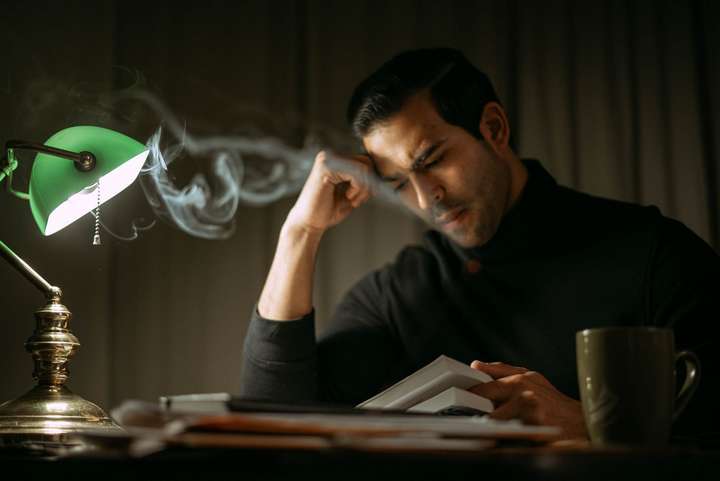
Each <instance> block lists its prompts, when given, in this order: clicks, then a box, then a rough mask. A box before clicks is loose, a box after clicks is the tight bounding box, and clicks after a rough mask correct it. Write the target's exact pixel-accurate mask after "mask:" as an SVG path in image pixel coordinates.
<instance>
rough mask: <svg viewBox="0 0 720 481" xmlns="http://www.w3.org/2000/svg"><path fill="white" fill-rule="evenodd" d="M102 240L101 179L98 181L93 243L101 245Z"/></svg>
mask: <svg viewBox="0 0 720 481" xmlns="http://www.w3.org/2000/svg"><path fill="white" fill-rule="evenodd" d="M101 244H102V242H100V179H98V182H97V207H96V208H95V235H94V236H93V245H94V246H99V245H101Z"/></svg>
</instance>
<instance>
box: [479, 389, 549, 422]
mask: <svg viewBox="0 0 720 481" xmlns="http://www.w3.org/2000/svg"><path fill="white" fill-rule="evenodd" d="M488 416H489V417H490V418H491V419H501V420H508V419H520V420H521V421H522V422H524V423H526V424H542V419H541V415H540V404H539V401H538V399H537V397H536V396H535V393H533V392H532V391H522V392H521V393H520V394H519V395H518V396H514V397H512V398H510V399H509V400H508V401H507V402H506V403H504V404H502V405H500V406H498V407H497V408H496V409H495V410H494V411H493V412H491V413H489V414H488Z"/></svg>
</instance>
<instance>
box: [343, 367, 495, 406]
mask: <svg viewBox="0 0 720 481" xmlns="http://www.w3.org/2000/svg"><path fill="white" fill-rule="evenodd" d="M488 381H492V378H491V377H490V376H488V375H487V374H485V373H484V372H481V371H478V370H476V369H473V368H471V367H470V366H468V365H467V364H463V363H461V362H459V361H456V360H455V359H452V358H449V357H447V356H440V357H438V358H437V359H435V360H434V361H433V362H431V363H430V364H428V365H427V366H425V367H423V368H422V369H419V370H417V371H415V372H414V373H412V374H411V375H409V376H408V377H406V378H405V379H403V380H401V381H399V382H397V383H396V384H394V385H392V386H390V387H389V388H388V389H386V390H384V391H383V392H381V393H380V394H378V395H376V396H374V397H372V398H370V399H368V400H367V401H364V402H362V403H360V404H358V406H357V407H359V408H365V409H392V410H402V411H409V412H419V413H437V414H484V413H489V412H491V411H492V410H493V404H492V402H490V401H489V400H488V399H486V398H484V397H482V396H478V395H477V394H473V393H471V392H469V391H467V390H466V389H468V388H471V387H473V386H476V385H478V384H482V383H484V382H488Z"/></svg>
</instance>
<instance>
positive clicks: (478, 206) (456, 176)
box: [363, 92, 510, 247]
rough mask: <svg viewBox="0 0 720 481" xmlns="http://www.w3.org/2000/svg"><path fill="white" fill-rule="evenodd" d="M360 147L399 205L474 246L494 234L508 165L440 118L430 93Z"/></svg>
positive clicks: (502, 208) (411, 101)
mask: <svg viewBox="0 0 720 481" xmlns="http://www.w3.org/2000/svg"><path fill="white" fill-rule="evenodd" d="M363 144H364V146H365V149H366V150H367V152H368V154H369V155H370V157H371V158H372V159H373V161H374V163H375V168H376V170H377V172H378V174H379V175H380V177H381V178H382V179H383V181H385V182H387V183H388V184H389V185H390V186H391V188H393V189H394V190H395V191H396V193H397V195H399V196H400V198H401V199H402V201H403V203H404V204H405V205H406V206H408V207H409V208H410V209H411V210H413V211H414V212H416V213H417V214H418V215H420V216H421V217H422V218H424V219H426V220H427V221H429V222H430V223H431V224H433V225H434V226H435V227H436V228H439V229H440V230H442V231H443V232H444V233H445V234H446V235H447V236H449V237H450V238H451V239H453V240H454V241H455V242H457V243H458V244H460V245H461V246H463V247H475V246H480V245H483V244H485V243H486V242H487V241H488V240H490V238H492V236H493V235H494V234H495V232H496V230H497V228H498V225H499V224H500V220H501V219H502V216H503V214H504V212H505V211H506V209H507V206H508V203H509V194H510V169H509V166H508V164H507V163H506V162H505V161H504V160H503V159H502V158H500V157H499V156H498V155H497V154H496V153H495V152H494V151H493V150H492V149H491V148H490V147H489V146H487V145H486V144H485V142H484V141H481V140H478V139H477V138H476V137H473V136H472V135H470V134H469V133H468V132H467V131H465V130H464V129H462V128H461V127H457V126H454V125H450V124H448V123H447V122H446V121H445V120H443V118H442V117H440V114H438V112H437V111H436V109H435V107H434V105H433V104H432V100H431V99H430V94H429V93H427V92H424V93H420V94H417V95H414V96H413V97H411V98H410V99H409V100H408V101H407V102H406V104H405V105H404V106H403V108H402V110H400V111H399V112H398V113H397V114H395V115H393V116H392V117H390V119H388V120H387V121H385V122H383V123H382V124H380V125H378V126H376V127H375V129H374V130H372V131H371V132H370V133H369V134H368V135H367V136H365V137H364V138H363Z"/></svg>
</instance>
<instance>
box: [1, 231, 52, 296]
mask: <svg viewBox="0 0 720 481" xmlns="http://www.w3.org/2000/svg"><path fill="white" fill-rule="evenodd" d="M0 255H2V256H3V257H4V258H5V260H7V261H8V262H9V263H10V265H12V266H13V267H14V268H15V269H17V271H18V272H20V274H22V275H23V277H25V279H27V280H29V281H30V282H32V283H33V284H34V285H35V287H37V288H38V289H40V290H41V291H42V292H43V294H45V297H47V298H48V299H57V300H59V299H60V296H62V291H61V290H60V288H59V287H57V286H53V285H51V284H50V283H49V282H48V281H46V280H45V279H44V278H43V277H42V276H41V275H40V274H38V273H37V272H35V269H33V268H32V267H30V265H29V264H28V263H27V262H25V261H24V260H22V259H21V258H20V256H18V255H17V254H15V253H14V252H13V251H12V250H11V249H10V248H9V247H8V246H7V245H5V243H4V242H3V241H0Z"/></svg>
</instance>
